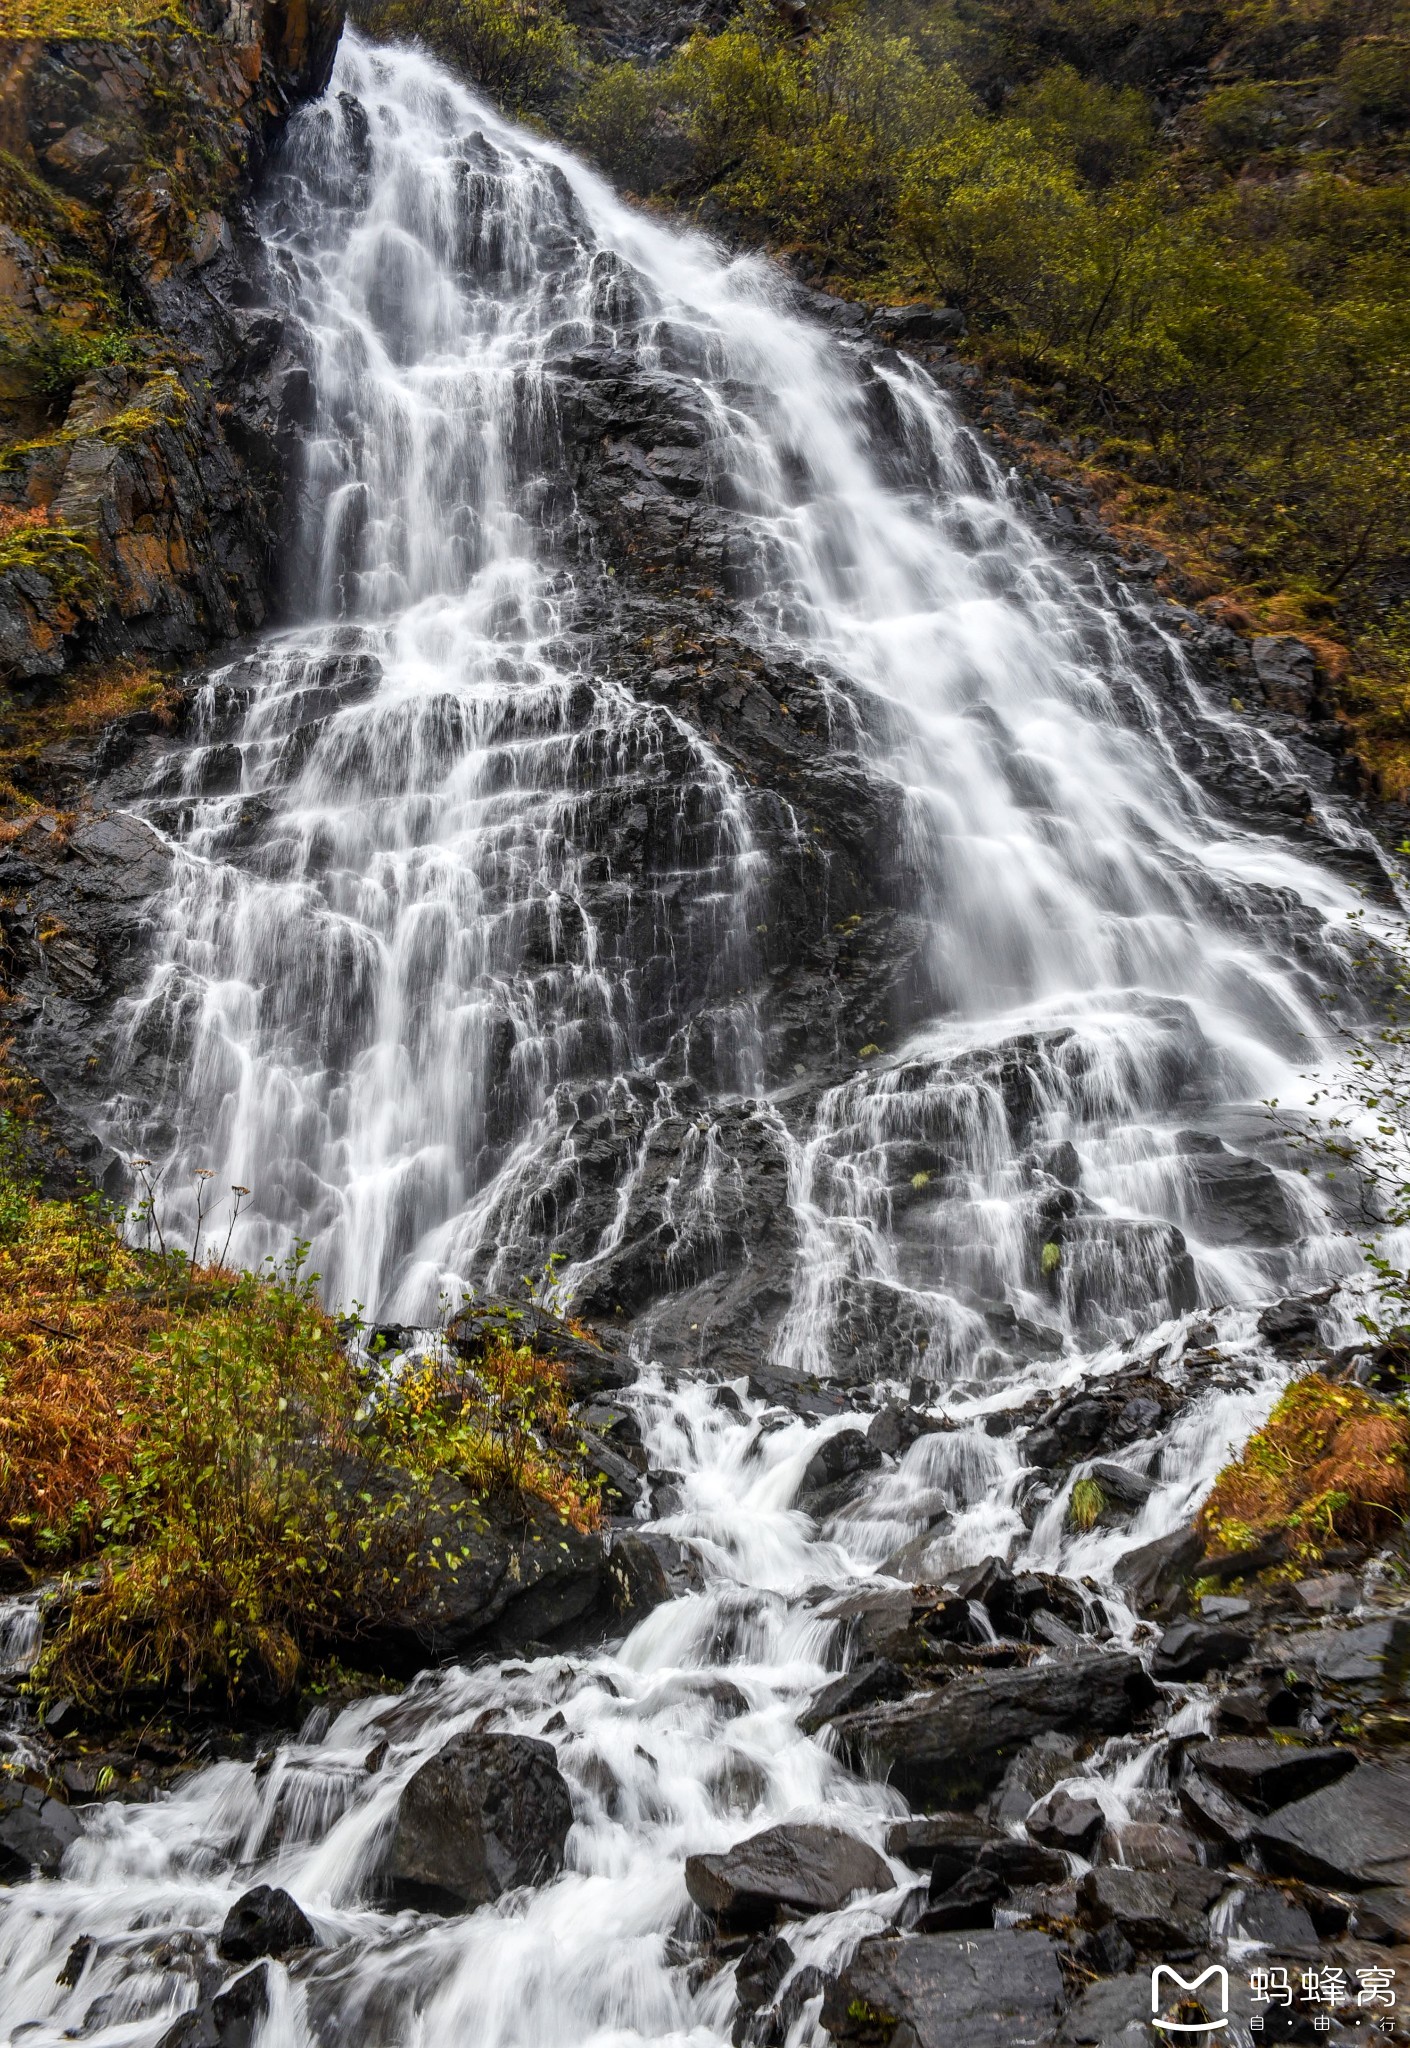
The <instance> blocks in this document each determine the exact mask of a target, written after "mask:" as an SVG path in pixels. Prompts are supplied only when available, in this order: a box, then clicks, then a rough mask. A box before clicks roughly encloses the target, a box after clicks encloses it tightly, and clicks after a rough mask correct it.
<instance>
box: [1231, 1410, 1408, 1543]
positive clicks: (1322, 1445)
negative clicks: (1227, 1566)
mask: <svg viewBox="0 0 1410 2048" xmlns="http://www.w3.org/2000/svg"><path fill="white" fill-rule="evenodd" d="M1408 1457H1410V1416H1407V1415H1406V1414H1405V1412H1404V1410H1403V1408H1401V1407H1398V1406H1395V1405H1393V1404H1391V1403H1389V1402H1386V1401H1383V1400H1381V1399H1379V1398H1378V1397H1377V1396H1376V1395H1375V1394H1372V1393H1368V1392H1367V1391H1366V1389H1365V1388H1363V1387H1358V1386H1348V1385H1342V1384H1338V1383H1335V1382H1333V1381H1331V1380H1329V1379H1327V1378H1326V1377H1325V1376H1324V1375H1323V1374H1321V1373H1317V1372H1311V1373H1305V1374H1304V1375H1303V1376H1302V1377H1301V1378H1300V1379H1296V1380H1294V1381H1293V1382H1292V1384H1291V1386H1289V1387H1288V1388H1287V1389H1286V1391H1285V1392H1284V1393H1283V1395H1282V1396H1281V1398H1280V1399H1279V1401H1278V1403H1277V1405H1276V1406H1275V1407H1274V1409H1273V1411H1272V1413H1271V1414H1270V1416H1269V1417H1268V1420H1267V1421H1266V1422H1265V1423H1264V1425H1263V1427H1262V1429H1260V1430H1258V1431H1256V1433H1255V1434H1254V1435H1253V1436H1252V1437H1250V1438H1249V1441H1248V1443H1247V1444H1246V1445H1245V1446H1244V1449H1243V1451H1242V1453H1241V1454H1240V1456H1239V1457H1238V1458H1236V1459H1235V1460H1234V1462H1233V1463H1232V1464H1230V1465H1228V1466H1226V1467H1225V1469H1224V1471H1222V1472H1221V1473H1220V1475H1219V1478H1218V1479H1217V1481H1216V1482H1215V1486H1214V1490H1213V1492H1212V1493H1211V1494H1210V1496H1209V1498H1208V1499H1207V1500H1206V1502H1205V1504H1204V1506H1203V1507H1202V1508H1201V1510H1200V1514H1199V1519H1198V1522H1197V1524H1196V1526H1197V1528H1198V1529H1199V1532H1200V1534H1201V1535H1202V1536H1203V1537H1204V1539H1205V1544H1206V1546H1207V1548H1208V1550H1209V1551H1210V1552H1212V1553H1213V1552H1231V1551H1241V1550H1248V1551H1254V1550H1259V1549H1261V1548H1262V1547H1263V1546H1264V1545H1265V1544H1267V1543H1268V1542H1270V1541H1272V1540H1274V1539H1277V1540H1278V1541H1280V1542H1283V1543H1286V1545H1287V1546H1288V1549H1289V1552H1290V1554H1291V1555H1292V1556H1293V1557H1294V1558H1297V1559H1299V1560H1311V1559H1313V1558H1315V1557H1316V1556H1318V1555H1319V1553H1320V1552H1321V1551H1323V1550H1325V1549H1328V1548H1329V1547H1331V1546H1332V1545H1334V1544H1338V1543H1362V1544H1375V1543H1378V1542H1380V1541H1383V1540H1384V1539H1385V1538H1387V1537H1390V1536H1393V1535H1395V1534H1396V1533H1397V1532H1398V1531H1399V1530H1400V1529H1402V1528H1403V1527H1404V1524H1405V1520H1406V1517H1407V1514H1410V1473H1407V1469H1406V1464H1407V1458H1408Z"/></svg>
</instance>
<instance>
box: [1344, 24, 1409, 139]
mask: <svg viewBox="0 0 1410 2048" xmlns="http://www.w3.org/2000/svg"><path fill="white" fill-rule="evenodd" d="M1337 85H1338V86H1339V88H1340V90H1341V96H1342V99H1343V101H1344V102H1345V104H1346V106H1347V108H1348V110H1349V111H1350V112H1351V113H1353V114H1359V115H1361V116H1363V117H1365V118H1367V119H1370V120H1373V121H1383V122H1384V123H1385V124H1386V126H1387V127H1392V128H1401V127H1404V126H1405V124H1406V123H1407V122H1410V42H1407V41H1404V40H1398V39H1396V38H1394V37H1391V36H1377V37H1374V38H1369V39H1368V40H1367V41H1366V42H1364V43H1354V44H1353V45H1352V47H1351V48H1350V49H1349V50H1348V51H1347V52H1346V55H1345V56H1344V57H1343V58H1342V60H1341V62H1340V64H1338V66H1337Z"/></svg>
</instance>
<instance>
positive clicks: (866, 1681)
mask: <svg viewBox="0 0 1410 2048" xmlns="http://www.w3.org/2000/svg"><path fill="white" fill-rule="evenodd" d="M910 1690H911V1681H910V1680H909V1678H907V1676H906V1674H905V1672H904V1671H903V1670H902V1669H901V1667H900V1665H899V1664H893V1663H892V1662H891V1660H890V1659H889V1658H887V1657H872V1658H870V1659H869V1660H868V1661H867V1662H866V1663H865V1664H858V1665H856V1666H855V1667H854V1668H853V1669H852V1670H851V1671H844V1672H843V1673H842V1675H841V1676H840V1677H839V1678H834V1679H833V1680H832V1681H831V1682H830V1683H829V1684H827V1685H825V1686H824V1687H823V1689H822V1691H821V1692H818V1693H815V1694H814V1695H813V1698H812V1700H811V1701H810V1703H809V1705H808V1707H807V1709H806V1710H805V1711H804V1712H803V1713H802V1714H800V1715H799V1717H798V1726H799V1727H800V1728H801V1729H802V1731H803V1733H804V1734H805V1735H816V1733H817V1732H818V1730H819V1728H825V1727H826V1726H827V1724H828V1722H829V1721H832V1720H835V1719H836V1717H837V1716H838V1715H839V1714H850V1713H854V1712H855V1711H856V1710H857V1709H858V1708H861V1707H870V1706H874V1705H875V1704H876V1703H877V1701H878V1700H900V1699H904V1698H905V1696H906V1694H907V1693H908V1692H909V1691H910Z"/></svg>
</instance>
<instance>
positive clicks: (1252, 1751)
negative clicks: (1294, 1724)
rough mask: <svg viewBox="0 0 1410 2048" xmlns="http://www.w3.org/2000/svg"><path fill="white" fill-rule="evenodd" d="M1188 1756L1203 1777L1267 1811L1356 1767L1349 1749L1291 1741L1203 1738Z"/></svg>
mask: <svg viewBox="0 0 1410 2048" xmlns="http://www.w3.org/2000/svg"><path fill="white" fill-rule="evenodd" d="M1191 1755H1192V1756H1193V1757H1194V1758H1195V1759H1196V1760H1197V1763H1198V1767H1199V1771H1200V1773H1201V1775H1202V1776H1203V1777H1206V1778H1210V1779H1212V1780H1213V1782H1214V1783H1215V1784H1216V1785H1220V1786H1222V1787H1223V1789H1224V1790H1225V1791H1226V1792H1232V1793H1233V1795H1234V1797H1235V1798H1236V1799H1238V1800H1240V1801H1241V1802H1242V1803H1243V1804H1244V1805H1245V1806H1250V1807H1252V1808H1253V1809H1254V1811H1255V1812H1256V1813H1270V1812H1271V1811H1272V1810H1273V1808H1274V1807H1275V1806H1286V1805H1287V1803H1288V1801H1289V1800H1290V1799H1301V1798H1303V1797H1305V1796H1306V1794H1308V1793H1309V1792H1317V1791H1320V1790H1321V1788H1322V1786H1323V1785H1330V1784H1332V1783H1334V1782H1335V1780H1336V1779H1338V1778H1341V1777H1344V1776H1345V1775H1346V1773H1347V1772H1348V1771H1351V1770H1354V1769H1355V1768H1356V1756H1355V1752H1354V1751H1352V1750H1349V1749H1331V1748H1320V1749H1319V1748H1306V1749H1304V1748H1302V1747H1300V1746H1299V1745H1298V1744H1297V1743H1293V1742H1273V1741H1266V1740H1265V1741H1258V1740H1255V1739H1246V1740H1239V1739H1237V1738H1236V1739H1234V1740H1231V1741H1224V1742H1204V1743H1201V1744H1200V1745H1199V1747H1198V1748H1197V1749H1195V1750H1192V1751H1191Z"/></svg>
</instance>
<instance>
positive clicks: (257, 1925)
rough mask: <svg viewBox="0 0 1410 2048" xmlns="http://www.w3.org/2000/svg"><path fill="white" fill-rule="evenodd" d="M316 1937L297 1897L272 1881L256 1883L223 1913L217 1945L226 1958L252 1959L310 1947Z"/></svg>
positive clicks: (233, 1961) (241, 1961) (229, 1959)
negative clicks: (223, 1917)
mask: <svg viewBox="0 0 1410 2048" xmlns="http://www.w3.org/2000/svg"><path fill="white" fill-rule="evenodd" d="M317 1939H318V1937H317V1935H316V1934H315V1933H314V1931H313V1928H312V1926H311V1924H310V1922H309V1919H308V1916H307V1914H306V1913H305V1912H304V1910H303V1908H302V1907H301V1906H300V1905H299V1904H298V1902H297V1900H295V1899H291V1898H290V1896H289V1894H288V1893H287V1892H286V1891H281V1890H279V1889H278V1888H277V1887H276V1886H274V1885H267V1884H257V1885H256V1886H255V1887H254V1889H253V1891H248V1892H246V1893H245V1894H244V1895H243V1897H241V1898H238V1899H237V1900H236V1901H235V1903H234V1905H233V1906H232V1907H231V1908H230V1911H229V1912H228V1913H227V1914H226V1916H225V1923H224V1925H223V1926H222V1928H221V1930H220V1939H219V1941H218V1942H217V1943H216V1947H217V1949H218V1951H219V1953H220V1954H221V1955H223V1956H224V1957H225V1958H226V1960H227V1961H228V1962H232V1963H253V1962H256V1961H257V1960H258V1959H259V1957H261V1956H286V1955H288V1954H289V1953H290V1951H291V1950H293V1949H300V1948H312V1947H313V1946H314V1944H315V1942H316V1941H317Z"/></svg>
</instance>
